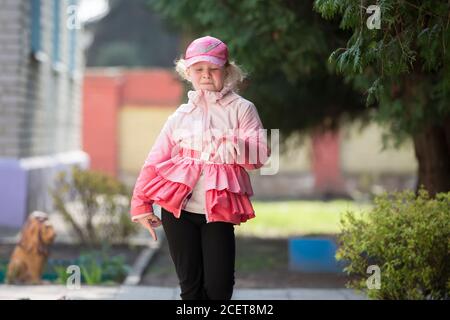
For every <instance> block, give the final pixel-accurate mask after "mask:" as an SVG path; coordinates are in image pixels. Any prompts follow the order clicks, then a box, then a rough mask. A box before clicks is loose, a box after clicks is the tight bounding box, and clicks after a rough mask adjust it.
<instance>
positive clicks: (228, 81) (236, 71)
mask: <svg viewBox="0 0 450 320" xmlns="http://www.w3.org/2000/svg"><path fill="white" fill-rule="evenodd" d="M223 68H225V80H224V86H230V87H231V89H232V90H234V91H238V89H239V85H240V84H241V83H242V82H243V81H244V80H245V78H246V77H247V75H248V74H247V73H246V72H245V71H243V70H242V68H241V67H239V66H238V65H237V64H236V63H235V62H234V61H227V62H226V63H225V65H224V66H223ZM187 69H188V68H187V67H186V60H185V59H183V58H180V59H178V60H175V71H176V72H177V73H178V75H179V76H180V77H181V79H183V80H185V81H188V82H189V83H190V81H189V78H188V76H187Z"/></svg>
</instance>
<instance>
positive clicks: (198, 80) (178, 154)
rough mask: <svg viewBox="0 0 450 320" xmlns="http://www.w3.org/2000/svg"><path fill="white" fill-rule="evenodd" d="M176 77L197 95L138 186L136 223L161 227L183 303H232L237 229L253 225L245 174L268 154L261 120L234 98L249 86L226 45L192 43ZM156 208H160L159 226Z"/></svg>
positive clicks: (160, 143)
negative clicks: (238, 90) (239, 89)
mask: <svg viewBox="0 0 450 320" xmlns="http://www.w3.org/2000/svg"><path fill="white" fill-rule="evenodd" d="M176 70H177V72H178V73H179V74H180V75H181V77H183V78H184V79H185V80H188V81H189V82H190V83H191V84H192V86H193V87H194V89H195V90H193V91H189V92H188V98H189V101H188V103H186V104H182V105H181V106H180V107H178V108H177V110H176V111H175V112H174V113H173V114H172V115H170V116H169V118H168V120H167V121H166V123H165V125H164V127H163V129H162V130H161V133H160V134H159V136H158V138H157V140H156V142H155V144H154V145H153V147H152V149H151V151H150V153H149V155H148V157H147V159H146V161H145V163H144V165H143V167H142V169H141V172H140V174H139V177H138V179H137V181H136V185H135V188H134V191H133V197H132V201H131V216H132V220H133V221H137V222H139V223H141V224H142V225H143V226H144V227H145V228H147V229H148V230H149V232H150V233H151V235H152V237H153V238H154V239H155V240H156V235H155V231H154V230H153V229H154V228H156V227H158V226H160V225H161V223H162V225H163V229H164V232H165V234H166V237H167V241H168V244H169V250H170V255H171V257H172V260H173V262H174V264H175V269H176V273H177V276H178V279H179V283H180V287H181V294H180V296H181V298H182V299H183V300H187V299H214V300H228V299H231V296H232V294H233V286H234V262H235V237H234V225H239V224H240V223H241V222H245V221H247V220H248V219H251V218H254V217H255V213H254V211H253V207H252V204H251V202H250V200H249V197H251V196H252V195H253V190H252V186H251V183H250V179H249V175H248V173H247V171H246V169H247V170H252V169H258V168H260V167H262V166H263V165H264V163H265V162H266V161H267V159H268V156H269V154H270V151H269V148H268V146H267V139H266V134H264V130H263V125H262V123H261V120H260V118H259V115H258V112H257V110H256V108H255V106H254V105H253V103H251V102H250V101H248V100H245V99H244V98H242V97H241V96H239V95H238V94H236V93H235V92H234V90H235V89H236V87H237V85H238V84H239V82H241V81H242V80H243V78H244V75H243V73H242V71H241V70H240V69H239V67H237V66H236V64H234V63H233V62H230V61H229V60H228V48H227V46H226V44H225V43H223V42H222V41H221V40H219V39H217V38H214V37H210V36H206V37H202V38H199V39H196V40H194V41H193V42H192V43H191V44H190V45H189V46H188V48H187V50H186V54H185V59H180V60H178V61H177V63H176ZM152 204H157V205H159V206H161V220H162V222H161V220H160V219H159V218H158V217H157V216H156V215H154V214H153V209H152Z"/></svg>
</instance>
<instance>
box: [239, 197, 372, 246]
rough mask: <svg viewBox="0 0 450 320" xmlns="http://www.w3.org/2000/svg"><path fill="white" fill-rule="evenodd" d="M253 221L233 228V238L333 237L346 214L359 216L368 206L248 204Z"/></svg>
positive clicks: (347, 203) (341, 202) (344, 202)
mask: <svg viewBox="0 0 450 320" xmlns="http://www.w3.org/2000/svg"><path fill="white" fill-rule="evenodd" d="M252 203H253V207H254V209H255V214H256V218H254V219H251V220H249V221H247V222H246V223H243V224H241V226H239V227H236V228H235V230H236V235H237V236H243V237H245V236H254V237H265V238H267V237H269V238H271V237H281V238H284V237H291V236H301V235H306V234H337V233H339V232H340V217H341V215H342V214H343V213H345V212H346V211H348V210H350V211H354V212H361V211H367V210H369V209H370V208H371V205H370V204H358V203H356V202H353V201H348V200H335V201H328V202H324V201H276V202H263V201H252Z"/></svg>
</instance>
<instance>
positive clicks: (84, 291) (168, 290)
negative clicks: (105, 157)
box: [0, 285, 367, 300]
mask: <svg viewBox="0 0 450 320" xmlns="http://www.w3.org/2000/svg"><path fill="white" fill-rule="evenodd" d="M20 299H30V300H180V289H179V287H151V286H127V285H122V286H83V285H82V286H81V287H80V288H79V289H69V288H67V287H66V286H64V285H35V286H19V285H0V300H20ZM366 299H367V298H366V297H365V296H363V295H361V294H358V293H356V292H354V291H353V290H350V289H309V288H308V289H302V288H289V289H282V288H280V289H235V290H234V294H233V297H232V300H366Z"/></svg>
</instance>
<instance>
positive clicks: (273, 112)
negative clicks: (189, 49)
mask: <svg viewBox="0 0 450 320" xmlns="http://www.w3.org/2000/svg"><path fill="white" fill-rule="evenodd" d="M148 2H149V4H150V5H151V7H152V8H153V9H156V10H157V11H159V12H160V13H162V14H163V15H164V16H165V17H166V18H167V21H168V22H170V23H171V24H173V25H175V26H178V27H181V28H182V29H183V32H184V35H185V43H184V46H183V47H184V48H185V47H186V45H187V43H188V42H190V40H192V39H193V38H195V37H198V36H204V35H207V34H210V35H212V36H215V37H218V38H220V39H222V40H224V41H225V42H226V43H227V44H228V46H229V50H230V56H231V58H232V60H236V62H237V63H238V64H239V65H241V66H242V67H243V68H244V69H245V70H246V71H248V72H249V74H250V78H249V82H250V83H251V85H248V84H249V83H248V82H247V83H246V84H244V86H243V88H242V89H243V90H245V95H246V97H248V98H249V99H251V100H252V101H253V102H254V103H255V104H256V105H257V106H258V111H259V112H260V116H261V118H262V120H263V122H264V125H265V127H267V128H279V129H280V130H281V133H282V141H281V142H284V141H286V140H287V139H286V138H288V137H289V135H291V134H293V133H305V134H306V133H308V131H309V130H310V129H312V128H314V129H326V130H330V129H336V128H338V127H339V125H341V123H342V121H344V120H347V119H350V120H351V119H355V118H361V117H362V116H363V117H365V118H368V117H367V114H368V111H369V110H368V108H365V106H364V101H363V100H364V99H363V98H362V97H361V96H360V95H359V94H357V92H356V91H355V90H353V88H352V87H351V86H350V85H346V84H345V83H344V81H343V77H342V76H340V75H336V74H335V73H334V72H333V73H332V72H331V71H332V69H331V68H330V66H329V64H328V63H327V58H328V56H329V53H330V51H331V50H332V48H334V47H335V46H337V45H340V44H344V43H345V42H344V41H345V39H346V37H347V36H348V34H347V33H346V31H342V30H339V28H338V26H336V25H335V24H333V23H331V22H328V21H325V20H323V19H322V18H321V17H320V15H319V14H317V13H315V12H313V10H312V5H313V2H312V1H255V0H227V1H209V0H198V1H189V0H179V1H164V0H149V1H148ZM282 147H283V145H282Z"/></svg>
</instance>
